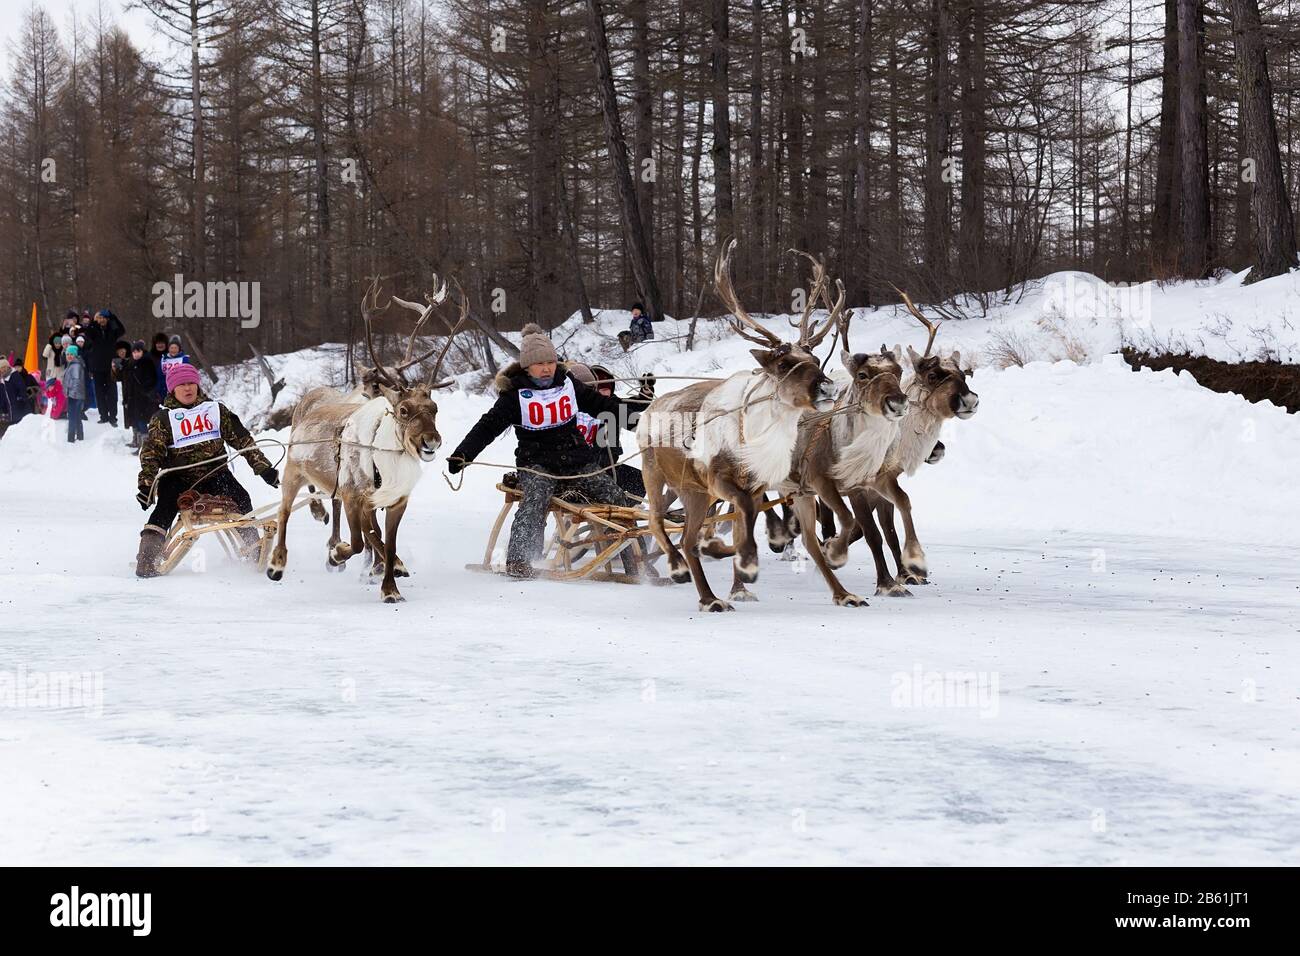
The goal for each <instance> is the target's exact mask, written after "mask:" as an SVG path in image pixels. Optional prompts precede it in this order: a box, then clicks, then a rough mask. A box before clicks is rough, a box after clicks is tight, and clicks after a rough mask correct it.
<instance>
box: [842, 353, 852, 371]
mask: <svg viewBox="0 0 1300 956" xmlns="http://www.w3.org/2000/svg"><path fill="white" fill-rule="evenodd" d="M840 364H841V365H843V366H844V369H845V371H847V372H849V373H850V374H852V373H853V370H854V362H853V356H852V355H850V354H849V352H848V350H847V349H840Z"/></svg>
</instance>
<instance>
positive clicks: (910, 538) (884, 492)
mask: <svg viewBox="0 0 1300 956" xmlns="http://www.w3.org/2000/svg"><path fill="white" fill-rule="evenodd" d="M895 291H897V292H898V294H899V296H901V297H902V299H903V302H904V304H905V305H906V306H907V309H908V311H909V312H910V313H911V314H912V315H913V316H914V317H915V318H916V319H917V320H918V321H919V322H920V323H921V324H922V325H924V326H925V327H926V329H927V331H928V332H929V333H930V335H929V338H928V339H927V341H926V343H925V352H924V354H920V355H918V354H917V352H916V350H915V349H913V348H912V347H911V346H908V348H907V358H908V361H909V363H910V364H911V366H912V372H913V374H912V377H911V378H910V379H909V380H908V382H907V384H906V386H905V387H904V391H905V392H906V393H907V399H908V411H907V415H906V416H905V417H904V418H903V421H902V423H901V424H900V426H899V430H898V440H897V441H896V442H895V443H894V445H893V447H891V448H890V449H889V453H888V454H887V455H886V458H885V462H884V464H883V465H882V467H881V469H880V472H879V474H877V476H876V477H875V479H874V480H873V481H871V482H870V483H869V486H868V487H866V488H862V489H859V490H858V491H855V492H854V493H853V494H852V495H851V496H850V497H851V500H852V501H853V511H854V514H855V516H856V522H855V525H856V527H855V528H853V529H850V528H848V527H846V528H845V531H843V532H841V535H840V537H844V536H845V534H846V533H847V534H849V537H848V539H847V540H848V541H851V540H853V538H854V537H856V533H857V532H861V533H863V534H865V535H866V537H867V539H868V542H869V543H870V544H871V546H872V553H873V555H874V557H875V560H876V570H877V577H878V579H879V580H880V581H881V582H882V583H883V581H884V579H885V578H886V577H887V573H886V571H885V568H884V558H883V555H882V552H881V550H880V547H879V544H878V541H879V535H878V534H877V533H876V529H875V527H874V523H873V521H872V519H871V513H872V511H873V510H874V511H875V513H876V515H877V516H878V517H879V519H880V526H881V529H882V530H883V531H884V534H885V538H886V540H887V541H888V542H889V546H890V550H891V552H892V553H893V558H894V564H895V566H896V567H897V568H898V575H897V578H896V579H895V581H896V585H897V586H896V587H893V588H890V589H886V591H885V593H888V594H891V595H906V594H909V593H910V592H909V591H907V588H906V585H908V584H927V583H929V582H928V577H929V572H928V569H927V567H926V562H925V551H924V550H922V548H921V543H920V541H919V540H918V539H917V536H916V527H915V526H914V524H913V522H912V502H911V499H910V498H909V497H908V496H907V492H905V491H904V490H903V488H902V486H901V485H899V483H898V478H899V476H900V475H902V474H908V475H913V474H916V471H917V469H918V468H920V467H921V465H922V464H924V463H925V462H927V461H931V460H933V461H937V460H938V458H940V457H942V452H941V451H938V448H939V432H940V430H941V429H942V428H943V423H944V422H945V421H948V420H949V419H951V418H957V419H961V420H965V419H967V418H970V417H971V416H972V415H974V414H975V412H976V410H977V409H978V407H979V396H978V395H977V394H975V393H974V392H972V391H971V390H970V386H969V385H967V384H966V375H967V373H966V372H965V371H963V370H962V367H961V353H960V352H958V351H956V350H954V351H953V352H952V353H951V354H950V355H949V356H948V357H946V358H942V357H940V356H939V355H931V354H930V350H931V349H932V348H933V347H934V338H935V335H936V334H937V333H938V331H939V326H938V325H937V324H936V323H934V322H931V321H930V320H929V319H927V318H926V317H925V315H924V314H923V313H922V312H921V310H920V309H918V308H917V307H916V305H915V304H914V303H913V302H912V300H911V299H910V298H909V297H908V295H907V293H905V292H903V291H901V290H898V289H895ZM895 508H897V509H898V511H899V512H900V513H901V515H902V518H903V531H904V534H905V537H906V541H905V544H904V546H903V548H902V550H901V551H900V549H899V545H898V533H897V531H896V530H895V529H894V509H895ZM845 546H846V547H847V542H846V545H845ZM877 593H880V592H877Z"/></svg>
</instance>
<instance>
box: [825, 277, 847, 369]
mask: <svg viewBox="0 0 1300 956" xmlns="http://www.w3.org/2000/svg"><path fill="white" fill-rule="evenodd" d="M835 288H836V289H837V290H838V293H839V294H838V295H837V296H836V297H835V304H834V305H832V304H831V297H830V293H829V292H827V291H823V292H822V302H824V303H825V304H826V309H827V311H829V312H830V314H831V319H832V321H834V323H835V328H836V330H837V331H838V332H839V335H840V338H841V339H843V340H844V351H846V352H852V351H853V349H851V348H850V347H849V324H850V323H851V322H852V321H853V310H852V309H847V310H846V309H845V308H844V302H845V300H846V298H847V296H846V294H845V292H844V283H843V282H841V281H840V280H839V279H836V280H835ZM819 341H820V340H819Z"/></svg>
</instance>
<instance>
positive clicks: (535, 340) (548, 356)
mask: <svg viewBox="0 0 1300 956" xmlns="http://www.w3.org/2000/svg"><path fill="white" fill-rule="evenodd" d="M557 360H558V358H557V356H556V354H555V346H554V345H552V344H551V340H550V339H549V338H548V337H547V335H546V333H545V332H543V331H542V327H541V326H540V325H537V324H536V323H533V322H529V323H528V324H527V325H525V326H524V340H523V343H522V344H521V345H520V346H519V364H520V365H521V366H523V367H524V368H528V366H530V365H539V364H541V363H543V362H555V361H557Z"/></svg>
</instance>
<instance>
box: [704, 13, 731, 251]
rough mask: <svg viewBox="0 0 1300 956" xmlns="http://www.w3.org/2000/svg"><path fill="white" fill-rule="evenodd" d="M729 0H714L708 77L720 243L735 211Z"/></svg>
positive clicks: (715, 226) (727, 235)
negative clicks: (732, 164)
mask: <svg viewBox="0 0 1300 956" xmlns="http://www.w3.org/2000/svg"><path fill="white" fill-rule="evenodd" d="M727 4H728V0H713V24H712V36H713V55H712V57H711V58H710V61H709V65H710V70H709V73H710V78H711V79H712V87H713V149H712V150H711V151H710V155H711V156H712V158H713V201H714V210H715V212H714V228H715V236H714V238H715V239H716V240H717V242H718V243H719V244H721V243H722V242H724V241H725V240H726V239H727V237H729V236H731V235H732V234H733V233H734V232H735V228H736V224H735V212H734V207H733V205H732V196H731V101H730V96H729V94H730V88H729V86H730V66H729V64H730V51H729V49H728V44H729V42H730V32H731V23H730V16H729V12H730V11H729V10H728V7H727Z"/></svg>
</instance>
